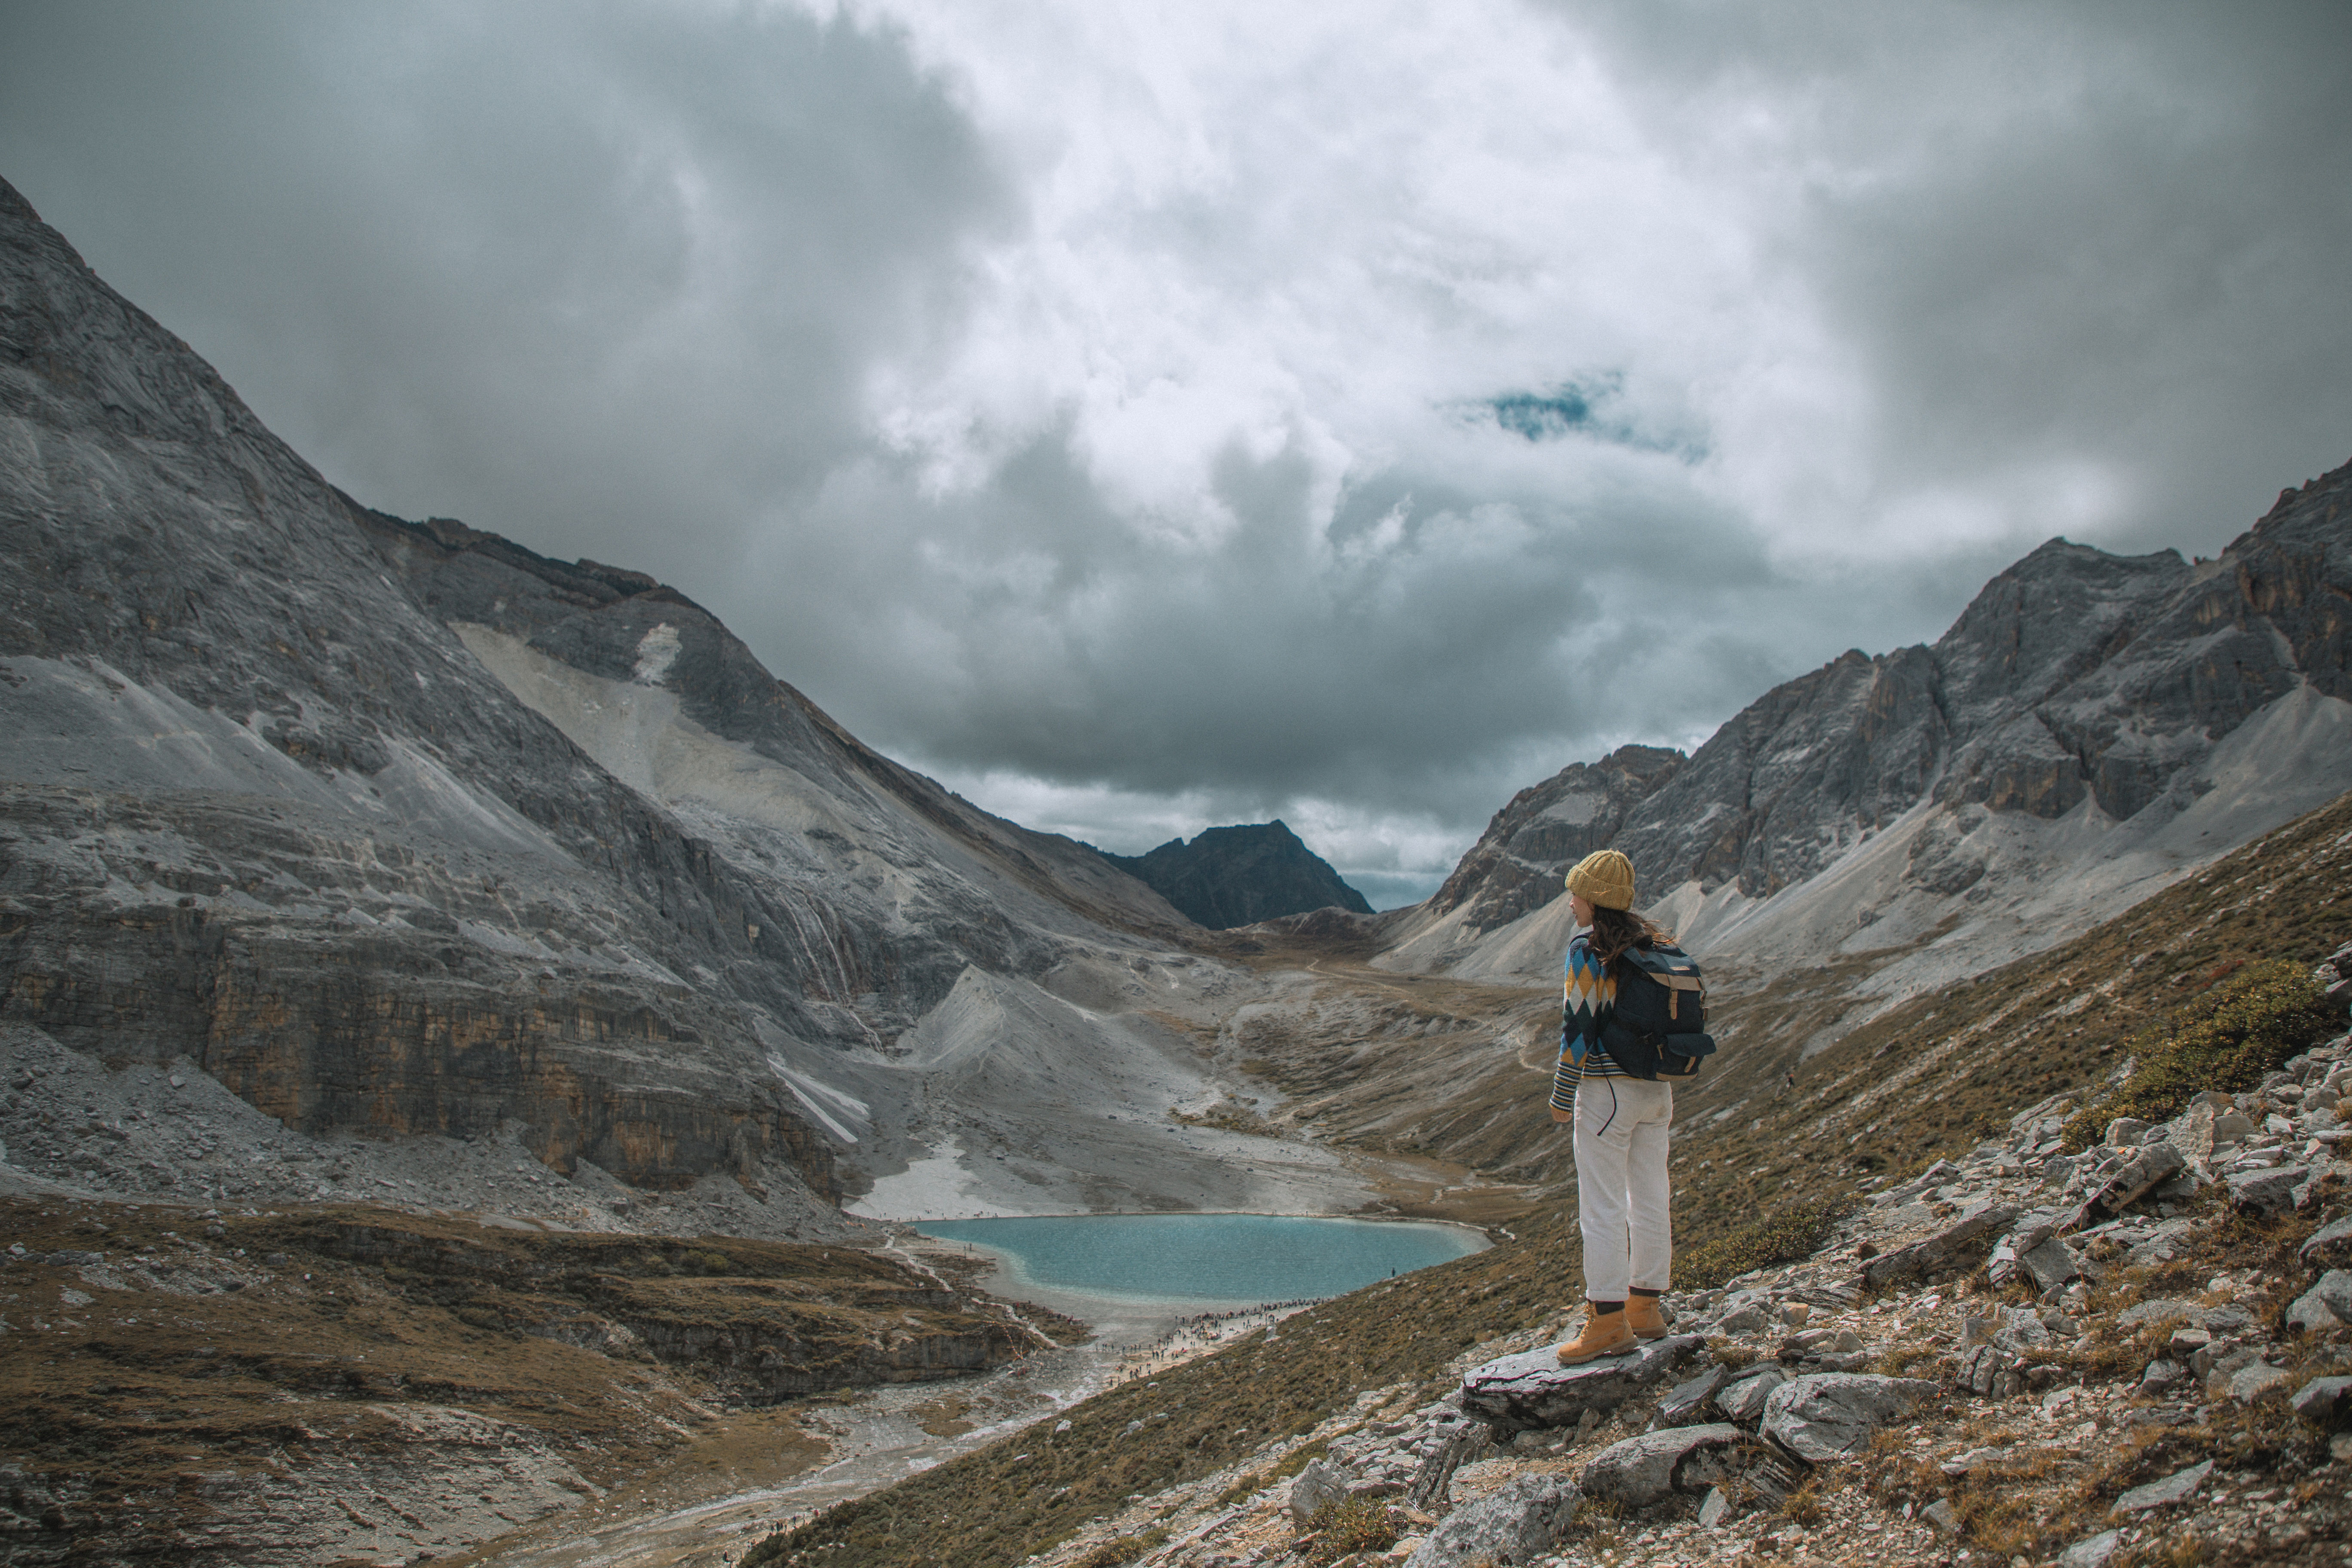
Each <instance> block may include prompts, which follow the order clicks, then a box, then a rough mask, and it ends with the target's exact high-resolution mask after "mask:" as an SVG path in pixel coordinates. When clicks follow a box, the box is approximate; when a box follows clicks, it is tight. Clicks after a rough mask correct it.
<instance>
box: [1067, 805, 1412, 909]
mask: <svg viewBox="0 0 2352 1568" xmlns="http://www.w3.org/2000/svg"><path fill="white" fill-rule="evenodd" d="M1097 853H1100V854H1102V857H1103V858H1104V859H1105V860H1107V861H1108V862H1109V863H1110V864H1112V865H1114V866H1116V867H1118V868H1119V869H1121V870H1122V871H1125V872H1126V873H1127V874H1128V875H1129V876H1131V877H1133V878H1135V879H1137V880H1138V881H1139V882H1142V883H1143V884H1145V885H1146V886H1147V887H1150V889H1153V890H1154V891H1155V892H1157V893H1159V894H1160V896H1161V897H1162V898H1164V899H1166V900H1168V901H1169V902H1170V903H1171V904H1172V905H1174V906H1175V907H1176V908H1177V909H1178V910H1181V911H1183V913H1184V914H1186V915H1187V916H1189V917H1191V918H1192V920H1193V921H1196V922H1197V923H1199V924H1201V925H1202V926H1206V927H1207V928H1208V929H1210V930H1211V931H1231V930H1232V929H1234V927H1235V926H1245V925H1255V924H1256V923H1257V922H1258V921H1268V920H1277V919H1280V918H1281V917H1283V916H1285V915H1301V914H1307V913H1308V912H1310V911H1312V910H1323V909H1340V910H1347V911H1348V912H1349V913H1350V914H1359V915H1368V914H1370V913H1371V912H1372V906H1371V904H1370V902H1369V901H1367V900H1366V899H1365V898H1364V895H1363V894H1361V893H1360V892H1358V891H1356V889H1353V888H1351V887H1349V885H1348V884H1347V882H1346V881H1345V880H1344V879H1342V878H1341V877H1340V875H1339V872H1337V871H1335V870H1333V869H1332V868H1331V865H1330V862H1328V861H1327V860H1325V859H1324V858H1323V857H1321V856H1320V855H1318V854H1316V853H1315V851H1313V850H1312V849H1309V848H1308V847H1307V846H1306V844H1305V843H1304V842H1302V841H1301V840H1300V838H1299V837H1298V835H1297V834H1296V833H1294V832H1292V831H1291V830H1290V828H1289V826H1287V825H1286V823H1284V822H1283V820H1282V819H1281V818H1280V817H1276V818H1275V819H1274V820H1273V821H1272V822H1260V823H1240V824H1236V825H1234V826H1230V827H1206V828H1202V830H1201V832H1200V833H1199V834H1198V835H1196V836H1195V837H1193V838H1192V842H1190V843H1187V842H1185V840H1184V839H1183V838H1182V837H1175V838H1171V839H1170V840H1169V841H1168V842H1167V843H1165V844H1162V845H1160V846H1159V847H1157V848H1154V849H1150V850H1147V851H1145V852H1144V853H1143V854H1141V855H1112V854H1109V853H1108V852H1104V851H1097Z"/></svg>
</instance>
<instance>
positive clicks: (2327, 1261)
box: [2296, 1215, 2352, 1274]
mask: <svg viewBox="0 0 2352 1568" xmlns="http://www.w3.org/2000/svg"><path fill="white" fill-rule="evenodd" d="M2296 1256H2297V1257H2299V1258H2302V1259H2303V1266H2304V1267H2305V1268H2308V1269H2310V1270H2311V1271H2312V1272H2313V1273H2314V1274H2316V1273H2318V1272H2320V1271H2321V1270H2322V1269H2326V1268H2340V1267H2341V1266H2343V1265H2345V1264H2347V1263H2352V1215H2345V1216H2344V1217H2343V1218H2342V1219H2339V1220H2332V1221H2330V1222H2329V1223H2327V1224H2326V1225H2323V1226H2320V1227H2319V1229H2318V1230H2317V1232H2315V1234H2314V1235H2313V1237H2312V1238H2311V1239H2310V1240H2309V1241H2306V1242H2305V1243H2304V1244H2303V1248H2302V1250H2301V1251H2300V1252H2299V1253H2297V1254H2296Z"/></svg>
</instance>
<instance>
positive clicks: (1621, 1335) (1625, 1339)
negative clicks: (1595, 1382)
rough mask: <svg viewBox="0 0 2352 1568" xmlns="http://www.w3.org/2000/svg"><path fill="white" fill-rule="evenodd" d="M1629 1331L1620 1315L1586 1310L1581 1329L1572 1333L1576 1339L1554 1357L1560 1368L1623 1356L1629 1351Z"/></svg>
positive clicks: (1623, 1315) (1563, 1346)
mask: <svg viewBox="0 0 2352 1568" xmlns="http://www.w3.org/2000/svg"><path fill="white" fill-rule="evenodd" d="M1632 1349H1633V1330H1631V1329H1629V1328H1627V1327H1626V1326H1625V1314H1624V1313H1622V1312H1595V1311H1591V1310H1587V1311H1586V1312H1585V1314H1584V1327H1582V1328H1581V1329H1579V1330H1578V1331H1576V1338H1574V1339H1572V1340H1570V1341H1569V1342H1568V1343H1566V1344H1564V1345H1562V1346H1560V1347H1559V1352H1557V1353H1558V1354H1559V1364H1560V1365H1562V1366H1581V1365H1583V1364H1584V1363H1586V1362H1589V1361H1595V1360H1598V1359H1599V1358H1601V1356H1605V1355H1623V1354H1624V1353H1625V1352H1628V1351H1630V1350H1632Z"/></svg>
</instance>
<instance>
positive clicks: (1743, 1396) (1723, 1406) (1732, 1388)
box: [1715, 1362, 1789, 1426]
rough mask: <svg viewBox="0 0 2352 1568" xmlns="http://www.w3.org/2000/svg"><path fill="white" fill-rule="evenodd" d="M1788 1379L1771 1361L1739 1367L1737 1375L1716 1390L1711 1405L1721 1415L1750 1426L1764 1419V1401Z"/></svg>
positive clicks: (1787, 1375) (1786, 1374)
mask: <svg viewBox="0 0 2352 1568" xmlns="http://www.w3.org/2000/svg"><path fill="white" fill-rule="evenodd" d="M1788 1381H1789V1374H1788V1373H1785V1372H1782V1371H1781V1370H1780V1367H1779V1366H1778V1365H1776V1364H1774V1363H1771V1362H1764V1363H1760V1364H1759V1365H1756V1366H1751V1367H1746V1368H1743V1369H1741V1373H1740V1374H1739V1375H1738V1376H1736V1377H1734V1378H1733V1379H1732V1381H1731V1382H1729V1383H1727V1384H1725V1385H1724V1386H1723V1387H1722V1388H1720V1389H1718V1390H1717V1392H1716V1395H1715V1407H1716V1408H1717V1410H1719V1411H1721V1412H1723V1414H1724V1416H1725V1417H1726V1418H1727V1419H1728V1420H1732V1421H1737V1422H1738V1423H1739V1424H1740V1425H1741V1426H1755V1425H1756V1424H1757V1423H1758V1422H1759V1421H1761V1420H1763V1419H1764V1402H1765V1401H1766V1400H1768V1399H1769V1398H1771V1397H1772V1391H1773V1390H1774V1389H1776V1388H1778V1387H1780V1385H1781V1384H1784V1383H1786V1382H1788Z"/></svg>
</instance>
